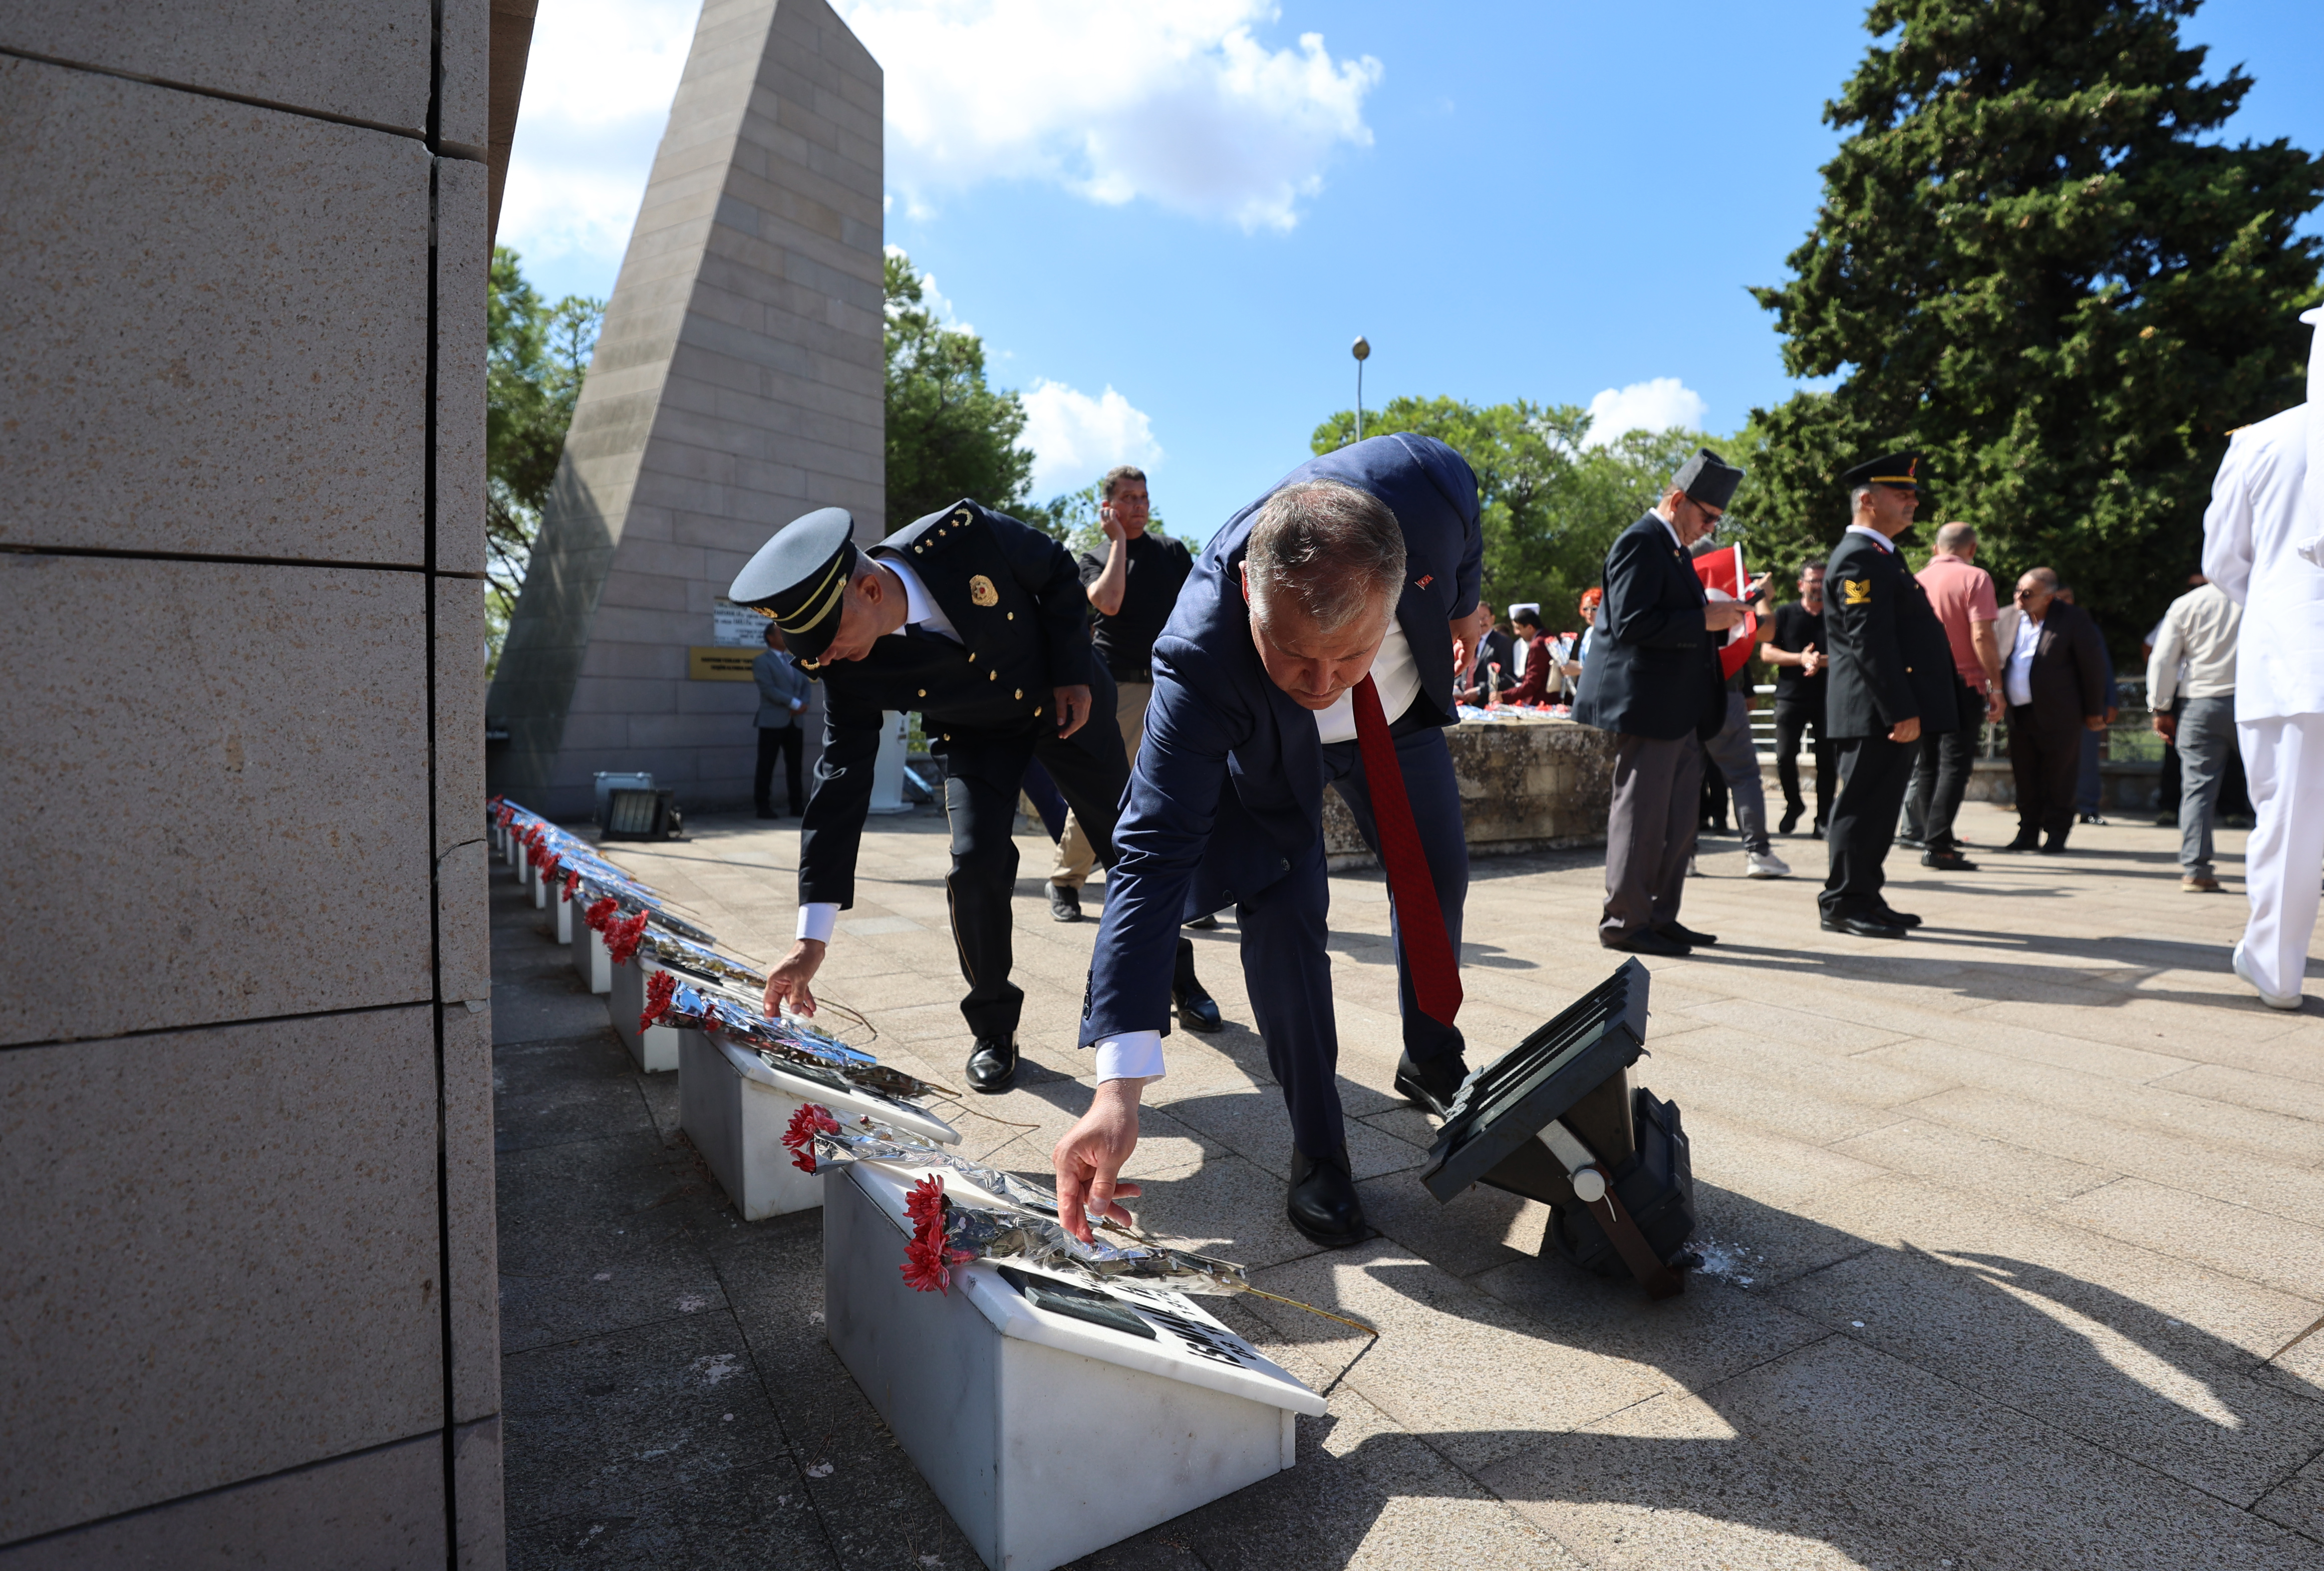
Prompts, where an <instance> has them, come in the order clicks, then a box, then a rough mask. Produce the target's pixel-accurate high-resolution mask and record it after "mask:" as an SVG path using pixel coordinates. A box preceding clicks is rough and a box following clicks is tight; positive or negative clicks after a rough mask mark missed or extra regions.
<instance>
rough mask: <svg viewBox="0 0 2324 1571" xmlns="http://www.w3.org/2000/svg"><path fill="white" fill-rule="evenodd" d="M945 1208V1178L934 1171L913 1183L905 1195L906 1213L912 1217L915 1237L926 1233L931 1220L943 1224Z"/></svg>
mask: <svg viewBox="0 0 2324 1571" xmlns="http://www.w3.org/2000/svg"><path fill="white" fill-rule="evenodd" d="M944 1210H945V1191H944V1180H943V1179H942V1178H938V1177H937V1176H936V1174H934V1173H930V1174H929V1175H928V1176H927V1178H922V1179H921V1180H920V1181H919V1182H918V1183H917V1184H915V1185H913V1186H912V1187H911V1191H910V1192H909V1193H908V1194H907V1195H906V1196H905V1197H904V1215H907V1216H908V1217H910V1218H911V1219H912V1233H913V1235H914V1236H915V1237H918V1236H919V1235H921V1234H925V1233H926V1232H927V1228H928V1226H929V1224H930V1223H931V1222H934V1223H935V1224H936V1225H938V1226H942V1225H943V1218H944Z"/></svg>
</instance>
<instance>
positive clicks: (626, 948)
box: [605, 911, 646, 966]
mask: <svg viewBox="0 0 2324 1571" xmlns="http://www.w3.org/2000/svg"><path fill="white" fill-rule="evenodd" d="M645 936H646V913H645V912H643V911H640V912H638V913H637V914H636V915H635V916H632V917H631V918H630V919H628V920H626V921H620V922H615V923H614V924H613V926H612V927H611V928H608V929H606V930H605V953H606V954H607V955H609V956H612V957H613V964H614V965H616V966H626V965H628V964H629V963H630V956H632V955H634V954H636V953H637V952H638V946H639V945H640V944H641V943H643V942H644V941H645Z"/></svg>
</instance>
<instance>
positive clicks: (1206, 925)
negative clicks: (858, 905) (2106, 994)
mask: <svg viewBox="0 0 2324 1571" xmlns="http://www.w3.org/2000/svg"><path fill="white" fill-rule="evenodd" d="M2171 821H2172V823H2174V824H2175V823H2177V822H2178V821H2179V820H2178V819H2176V818H2173V819H2172V820H2171ZM1218 925H1219V913H1218V912H1216V911H1205V912H1203V914H1202V915H1201V916H1199V917H1196V918H1195V919H1194V920H1193V921H1191V922H1188V923H1187V924H1186V926H1188V927H1190V928H1192V929H1194V931H1196V932H1198V933H1207V932H1209V931H1210V930H1211V929H1213V928H1215V927H1217V926H1218Z"/></svg>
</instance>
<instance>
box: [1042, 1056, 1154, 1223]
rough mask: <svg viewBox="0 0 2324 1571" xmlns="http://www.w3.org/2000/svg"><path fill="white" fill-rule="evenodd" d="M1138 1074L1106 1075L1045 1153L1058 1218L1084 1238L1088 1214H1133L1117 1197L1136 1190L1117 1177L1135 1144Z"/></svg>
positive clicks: (1119, 1217)
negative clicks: (1128, 1077)
mask: <svg viewBox="0 0 2324 1571" xmlns="http://www.w3.org/2000/svg"><path fill="white" fill-rule="evenodd" d="M1141 1085H1142V1083H1141V1082H1139V1081H1137V1080H1108V1081H1106V1082H1104V1083H1103V1084H1102V1085H1101V1086H1098V1088H1097V1095H1096V1097H1095V1098H1094V1099H1093V1101H1092V1102H1091V1103H1090V1110H1089V1111H1088V1112H1087V1113H1084V1114H1082V1120H1081V1122H1080V1123H1076V1124H1074V1126H1073V1128H1071V1129H1069V1130H1067V1131H1065V1139H1063V1140H1061V1141H1058V1142H1057V1149H1056V1151H1052V1152H1050V1153H1049V1160H1050V1162H1051V1164H1052V1165H1053V1166H1055V1167H1056V1170H1057V1220H1058V1221H1059V1222H1060V1223H1062V1224H1065V1231H1066V1232H1067V1233H1070V1234H1073V1235H1074V1237H1075V1238H1078V1239H1080V1240H1081V1241H1082V1242H1083V1243H1089V1242H1090V1218H1091V1217H1111V1219H1112V1220H1114V1221H1116V1222H1129V1221H1130V1220H1132V1218H1131V1217H1130V1213H1129V1212H1127V1211H1125V1210H1123V1209H1122V1208H1121V1207H1120V1206H1119V1205H1117V1204H1115V1202H1116V1200H1117V1199H1118V1198H1119V1197H1122V1196H1125V1195H1135V1194H1137V1193H1139V1188H1138V1186H1137V1185H1135V1184H1124V1183H1119V1182H1117V1181H1116V1176H1117V1175H1118V1174H1120V1171H1121V1165H1122V1163H1124V1162H1126V1161H1128V1160H1130V1152H1132V1151H1136V1150H1137V1149H1138V1094H1139V1089H1140V1086H1141Z"/></svg>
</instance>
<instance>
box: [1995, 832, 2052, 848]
mask: <svg viewBox="0 0 2324 1571" xmlns="http://www.w3.org/2000/svg"><path fill="white" fill-rule="evenodd" d="M2002 849H2003V850H2004V851H2039V850H2040V849H2042V836H2039V835H2024V834H2021V835H2019V836H2017V838H2016V839H2015V840H2012V841H2011V842H2010V843H2009V844H2008V845H2006V846H2003V847H2002Z"/></svg>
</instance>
